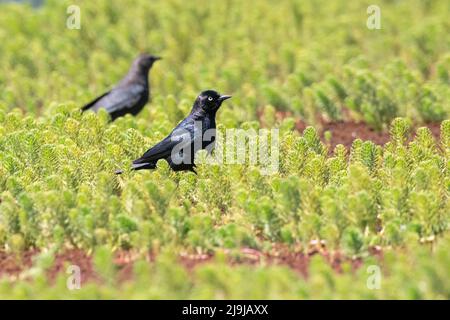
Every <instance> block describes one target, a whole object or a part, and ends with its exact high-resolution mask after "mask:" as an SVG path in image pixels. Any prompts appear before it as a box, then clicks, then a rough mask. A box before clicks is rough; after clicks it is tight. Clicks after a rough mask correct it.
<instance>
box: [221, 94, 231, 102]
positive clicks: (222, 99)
mask: <svg viewBox="0 0 450 320" xmlns="http://www.w3.org/2000/svg"><path fill="white" fill-rule="evenodd" d="M231 97H232V96H229V95H223V96H220V97H219V101H220V102H223V101H225V100H227V99H230V98H231Z"/></svg>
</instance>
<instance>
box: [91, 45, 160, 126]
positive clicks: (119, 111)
mask: <svg viewBox="0 0 450 320" xmlns="http://www.w3.org/2000/svg"><path fill="white" fill-rule="evenodd" d="M159 59H161V58H159V57H155V56H151V55H147V54H141V55H140V56H139V57H137V58H136V59H135V60H134V62H133V64H132V66H131V68H130V70H129V71H128V73H127V75H126V76H125V77H124V78H123V79H122V80H121V81H120V82H119V83H118V84H117V85H116V86H115V87H114V88H112V89H111V90H110V91H108V92H106V93H104V94H102V95H101V96H99V97H97V98H96V99H94V100H93V101H91V102H90V103H88V104H86V105H85V106H84V107H83V108H82V111H87V110H91V111H94V112H97V111H98V110H99V109H101V108H104V109H106V111H107V112H108V113H109V114H110V115H111V119H112V120H115V119H117V118H118V117H121V116H124V115H125V114H127V113H130V114H132V115H137V114H138V113H139V112H140V111H141V110H142V108H143V107H144V106H145V104H146V103H147V102H148V100H149V98H150V84H149V80H148V72H149V70H150V69H151V67H152V66H153V63H154V62H155V61H157V60H159Z"/></svg>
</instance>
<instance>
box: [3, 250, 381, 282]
mask: <svg viewBox="0 0 450 320" xmlns="http://www.w3.org/2000/svg"><path fill="white" fill-rule="evenodd" d="M38 253H39V252H38V251H37V250H29V251H26V252H23V253H21V254H14V253H7V252H4V251H0V278H1V277H9V278H11V279H17V278H18V277H19V276H20V275H21V274H23V272H26V271H27V270H28V269H30V268H31V267H32V265H33V257H34V256H35V255H36V254H38ZM224 253H225V261H226V264H228V265H230V266H240V265H248V266H255V267H257V266H269V265H278V266H286V267H288V268H290V269H292V270H294V271H295V272H297V273H298V274H299V275H301V276H303V277H305V278H306V277H308V268H309V264H310V260H311V258H312V257H313V256H315V255H320V256H322V257H323V258H324V259H325V260H326V261H327V262H328V263H329V265H330V266H331V267H332V268H333V270H335V271H336V272H338V273H341V272H342V266H343V264H344V263H346V264H348V265H350V266H351V269H352V270H357V269H358V268H359V267H360V266H361V265H362V260H361V259H360V258H352V257H348V256H346V255H344V254H343V253H341V252H340V251H328V250H327V249H326V248H325V246H324V245H322V244H320V243H318V244H314V245H310V246H309V248H308V249H307V250H306V251H304V250H298V251H297V250H295V249H294V250H293V249H292V248H289V247H288V246H287V245H284V244H276V245H274V247H273V248H272V250H270V251H268V252H263V251H260V250H256V249H252V248H242V249H240V250H238V251H236V250H235V251H227V250H225V251H224ZM371 253H372V254H373V255H374V256H377V257H378V258H379V259H381V258H382V255H381V251H380V250H379V249H372V251H371ZM138 258H141V259H142V258H143V257H142V254H137V253H136V252H133V251H125V250H121V251H117V252H115V254H114V259H113V263H114V266H115V269H116V279H114V281H117V282H119V283H122V282H125V281H129V280H132V279H133V265H134V262H135V261H136V260H137V259H138ZM144 258H145V260H147V261H148V262H149V263H153V262H154V260H155V258H156V256H155V255H154V254H152V253H151V252H148V253H147V255H146V256H145V257H144ZM214 258H215V256H214V254H189V253H181V254H180V255H179V256H178V262H179V263H180V264H181V265H182V266H183V267H184V268H186V270H188V271H189V272H192V271H194V270H195V268H196V267H198V266H201V265H204V264H207V263H210V262H212V261H214ZM69 265H77V266H79V267H80V269H81V270H82V277H81V281H82V283H86V282H97V283H100V282H102V281H103V280H105V279H103V278H102V276H101V275H99V274H98V273H97V272H96V270H95V268H94V263H93V257H92V255H90V254H88V253H87V252H85V251H83V250H81V249H68V250H66V251H64V252H62V253H59V254H57V255H56V256H55V259H54V263H53V265H52V266H51V267H50V268H49V269H48V270H47V271H46V272H47V276H48V279H49V280H50V282H54V281H55V279H56V278H57V277H58V275H61V274H66V270H67V267H68V266H69Z"/></svg>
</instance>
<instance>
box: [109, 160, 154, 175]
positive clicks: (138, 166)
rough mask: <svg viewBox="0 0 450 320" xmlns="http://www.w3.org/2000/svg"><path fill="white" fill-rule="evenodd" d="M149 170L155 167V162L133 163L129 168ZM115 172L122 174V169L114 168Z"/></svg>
mask: <svg viewBox="0 0 450 320" xmlns="http://www.w3.org/2000/svg"><path fill="white" fill-rule="evenodd" d="M145 169H147V170H150V169H156V164H155V163H149V162H147V163H133V164H132V165H131V170H136V171H137V170H145ZM115 173H116V174H122V173H123V170H116V172H115Z"/></svg>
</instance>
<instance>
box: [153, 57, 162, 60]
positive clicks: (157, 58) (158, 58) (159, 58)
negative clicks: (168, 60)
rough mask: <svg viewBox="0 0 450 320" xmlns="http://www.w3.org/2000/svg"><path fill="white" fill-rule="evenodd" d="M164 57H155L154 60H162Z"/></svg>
mask: <svg viewBox="0 0 450 320" xmlns="http://www.w3.org/2000/svg"><path fill="white" fill-rule="evenodd" d="M161 59H162V57H153V61H158V60H161Z"/></svg>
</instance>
